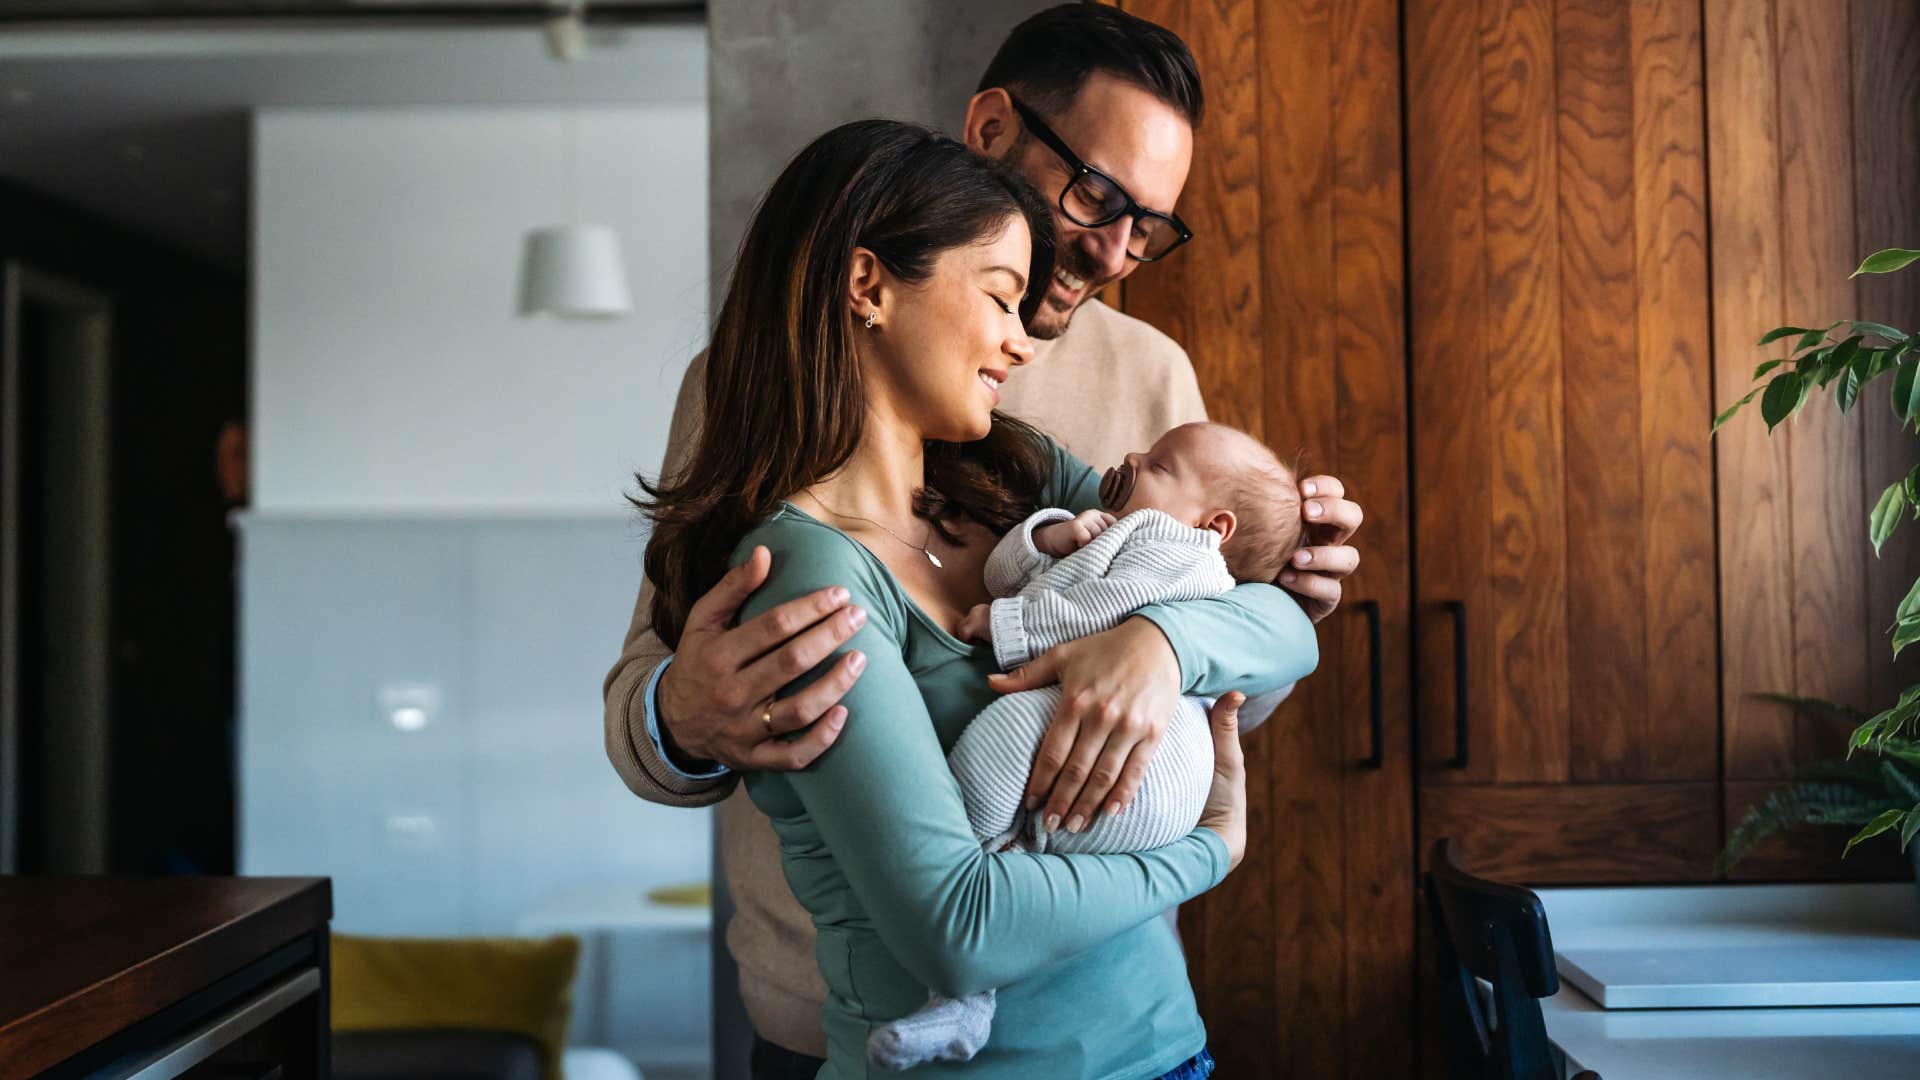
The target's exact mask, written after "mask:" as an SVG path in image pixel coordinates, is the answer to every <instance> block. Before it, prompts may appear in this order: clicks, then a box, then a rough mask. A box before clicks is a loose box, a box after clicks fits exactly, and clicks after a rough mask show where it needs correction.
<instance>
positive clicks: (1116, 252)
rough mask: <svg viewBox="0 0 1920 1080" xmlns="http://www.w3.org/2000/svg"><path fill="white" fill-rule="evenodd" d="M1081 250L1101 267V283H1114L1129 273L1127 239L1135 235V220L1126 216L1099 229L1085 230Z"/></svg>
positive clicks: (1121, 216) (1123, 215)
mask: <svg viewBox="0 0 1920 1080" xmlns="http://www.w3.org/2000/svg"><path fill="white" fill-rule="evenodd" d="M1084 233H1085V240H1084V243H1083V244H1082V245H1081V250H1083V251H1085V252H1086V253H1087V254H1088V255H1089V256H1091V257H1092V258H1093V261H1094V262H1095V263H1096V264H1098V265H1099V267H1100V278H1099V280H1101V281H1112V280H1114V279H1115V278H1118V277H1120V276H1121V275H1122V274H1124V273H1126V271H1127V239H1128V238H1129V237H1131V236H1132V235H1133V219H1132V218H1130V217H1128V216H1127V215H1125V214H1122V215H1120V217H1119V218H1117V219H1115V220H1113V221H1109V222H1107V223H1106V224H1105V225H1102V226H1100V227H1099V228H1097V229H1086V230H1084Z"/></svg>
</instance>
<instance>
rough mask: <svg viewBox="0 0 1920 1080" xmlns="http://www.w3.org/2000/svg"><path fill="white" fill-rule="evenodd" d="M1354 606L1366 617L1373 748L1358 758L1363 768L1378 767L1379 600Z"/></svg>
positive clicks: (1379, 753)
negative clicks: (1364, 755)
mask: <svg viewBox="0 0 1920 1080" xmlns="http://www.w3.org/2000/svg"><path fill="white" fill-rule="evenodd" d="M1354 607H1355V608H1357V609H1359V611H1360V614H1362V615H1365V616H1366V617H1367V693H1368V698H1367V702H1368V704H1367V708H1368V716H1367V730H1368V731H1369V732H1370V738H1371V739H1372V747H1373V749H1372V750H1370V751H1368V753H1367V756H1366V757H1363V758H1361V759H1360V764H1361V765H1362V766H1364V767H1365V768H1369V769H1378V768H1380V766H1381V761H1382V757H1381V754H1382V750H1381V745H1380V744H1381V743H1382V742H1383V741H1384V739H1383V736H1382V729H1383V726H1384V723H1383V719H1382V712H1381V702H1380V681H1381V680H1380V601H1378V600H1362V601H1360V602H1358V603H1356V604H1354Z"/></svg>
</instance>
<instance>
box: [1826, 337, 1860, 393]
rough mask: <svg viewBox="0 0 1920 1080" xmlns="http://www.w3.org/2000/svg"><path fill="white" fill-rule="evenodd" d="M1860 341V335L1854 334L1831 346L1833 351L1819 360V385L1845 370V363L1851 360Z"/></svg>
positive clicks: (1828, 381)
mask: <svg viewBox="0 0 1920 1080" xmlns="http://www.w3.org/2000/svg"><path fill="white" fill-rule="evenodd" d="M1860 341H1861V338H1860V335H1858V334H1855V335H1854V336H1852V337H1850V338H1848V339H1847V340H1845V341H1843V342H1841V343H1840V344H1838V345H1835V346H1834V347H1833V352H1832V353H1831V354H1830V355H1829V356H1828V357H1827V358H1826V359H1825V360H1822V361H1821V362H1820V364H1821V368H1820V385H1821V386H1825V385H1827V384H1828V383H1830V382H1832V381H1833V377H1834V376H1835V375H1838V374H1840V373H1841V372H1843V371H1845V370H1847V365H1848V364H1850V363H1852V362H1853V358H1854V355H1855V354H1856V353H1858V352H1859V351H1860Z"/></svg>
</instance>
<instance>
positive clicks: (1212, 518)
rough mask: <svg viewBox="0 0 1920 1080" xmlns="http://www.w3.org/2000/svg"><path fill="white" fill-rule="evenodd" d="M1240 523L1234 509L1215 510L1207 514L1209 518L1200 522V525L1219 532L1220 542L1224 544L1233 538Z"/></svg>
mask: <svg viewBox="0 0 1920 1080" xmlns="http://www.w3.org/2000/svg"><path fill="white" fill-rule="evenodd" d="M1239 524H1240V522H1239V521H1238V519H1236V518H1235V517H1234V516H1233V511H1231V510H1215V511H1213V512H1212V513H1211V514H1209V515H1207V519H1206V520H1205V521H1202V522H1201V523H1200V527H1201V528H1203V529H1211V530H1213V531H1214V532H1217V533H1219V534H1220V542H1221V543H1223V544H1224V543H1226V542H1227V541H1228V540H1231V539H1233V530H1234V529H1235V528H1236V527H1238V526H1239Z"/></svg>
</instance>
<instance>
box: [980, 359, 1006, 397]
mask: <svg viewBox="0 0 1920 1080" xmlns="http://www.w3.org/2000/svg"><path fill="white" fill-rule="evenodd" d="M1006 381H1007V373H1006V372H1004V371H993V370H991V369H988V368H981V369H980V382H981V383H982V384H983V385H985V386H986V388H987V393H988V394H989V395H990V396H991V397H992V400H993V403H994V405H996V406H998V405H999V404H1000V384H1001V383H1003V382H1006Z"/></svg>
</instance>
